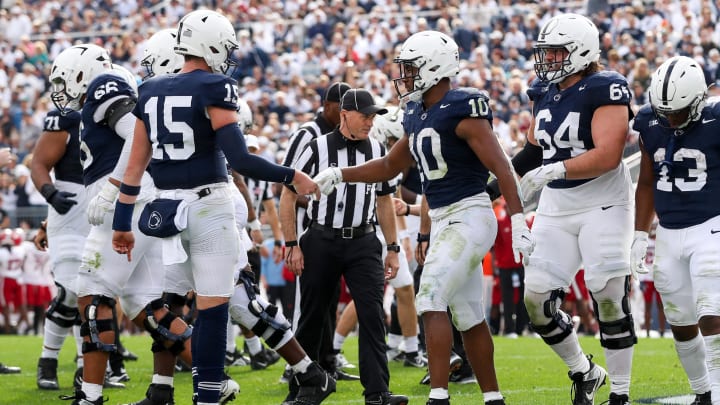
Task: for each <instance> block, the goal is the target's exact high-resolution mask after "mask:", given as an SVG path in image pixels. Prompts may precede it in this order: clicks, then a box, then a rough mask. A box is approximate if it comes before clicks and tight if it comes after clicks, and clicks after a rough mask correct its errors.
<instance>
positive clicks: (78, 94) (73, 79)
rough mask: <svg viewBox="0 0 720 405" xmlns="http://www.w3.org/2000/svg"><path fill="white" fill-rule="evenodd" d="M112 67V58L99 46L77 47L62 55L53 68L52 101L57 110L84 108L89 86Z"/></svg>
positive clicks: (51, 79)
mask: <svg viewBox="0 0 720 405" xmlns="http://www.w3.org/2000/svg"><path fill="white" fill-rule="evenodd" d="M110 68H111V63H110V55H109V54H108V52H107V51H106V50H105V49H104V48H101V47H99V46H97V45H93V44H82V45H75V46H72V47H70V48H67V49H65V50H64V51H62V52H60V54H59V55H58V56H57V58H55V61H54V62H53V65H52V68H51V69H50V76H49V78H48V80H50V85H51V86H52V92H51V93H50V98H51V99H52V102H53V104H55V107H57V109H58V110H60V111H61V112H62V111H65V110H66V109H71V110H75V111H78V110H80V108H82V101H83V100H82V98H83V96H84V95H85V93H86V92H87V87H88V84H89V83H90V82H91V81H92V80H93V79H94V78H95V77H97V76H98V75H99V74H101V73H103V72H105V71H106V70H108V69H110Z"/></svg>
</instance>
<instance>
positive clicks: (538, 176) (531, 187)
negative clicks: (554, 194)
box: [520, 162, 566, 201]
mask: <svg viewBox="0 0 720 405" xmlns="http://www.w3.org/2000/svg"><path fill="white" fill-rule="evenodd" d="M565 172H566V170H565V164H564V163H563V162H555V163H551V164H549V165H545V166H540V167H537V168H535V169H533V170H530V171H529V172H527V173H525V175H524V176H523V177H522V179H520V190H521V191H522V197H523V200H525V201H528V199H530V198H531V197H532V196H533V195H534V194H535V193H536V192H538V191H540V190H541V189H542V188H543V187H545V185H546V184H548V183H550V182H551V181H553V180H557V179H564V178H565Z"/></svg>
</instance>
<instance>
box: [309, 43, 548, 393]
mask: <svg viewBox="0 0 720 405" xmlns="http://www.w3.org/2000/svg"><path fill="white" fill-rule="evenodd" d="M395 63H397V64H398V65H399V69H400V73H401V75H400V77H399V78H396V79H394V80H395V87H396V89H397V91H398V94H399V95H400V98H401V100H402V101H403V102H406V103H407V104H406V108H405V117H404V119H403V128H404V130H405V134H406V136H403V138H402V139H400V140H399V141H398V142H397V143H396V144H395V146H394V147H393V148H392V149H391V150H390V152H388V154H387V155H385V157H383V158H381V159H375V160H373V161H371V162H368V163H366V164H363V165H360V166H355V167H352V168H343V169H342V170H341V169H338V168H328V169H326V170H324V171H322V172H320V173H319V174H318V175H317V176H316V177H315V181H316V182H317V184H318V188H320V190H321V191H322V192H323V193H325V194H329V193H330V192H332V190H333V189H334V188H335V185H337V184H338V183H340V182H342V181H346V182H369V183H375V182H380V181H384V180H389V179H392V178H394V177H395V176H397V175H398V173H400V172H401V171H402V170H404V169H406V168H408V167H410V166H412V165H413V164H415V163H416V162H417V164H418V166H419V167H420V169H421V175H422V184H423V192H424V196H423V203H422V205H423V211H424V214H425V215H428V214H429V218H430V219H431V220H432V225H431V223H430V221H428V220H427V217H426V220H424V221H423V222H422V223H421V227H420V234H418V240H419V242H420V243H418V247H417V249H416V259H417V261H418V264H424V266H425V267H424V271H423V274H422V278H421V281H420V288H419V289H418V294H417V297H416V301H415V304H416V306H417V311H418V313H419V314H421V315H422V319H423V323H424V325H425V335H426V339H425V341H426V344H427V349H428V362H429V370H430V386H431V390H430V399H429V400H428V402H427V403H428V404H430V405H437V404H449V403H450V400H449V395H448V389H447V387H448V375H449V371H450V348H451V347H452V331H451V328H450V320H449V317H448V314H447V308H448V307H450V309H451V311H452V313H453V322H454V323H455V325H456V326H457V328H458V330H460V331H461V332H462V335H463V339H464V341H465V347H466V349H467V354H468V358H469V360H470V363H471V364H472V366H473V369H474V370H475V371H476V375H477V376H478V383H479V385H480V389H481V390H482V392H483V398H484V400H485V403H486V404H493V405H495V404H504V403H505V401H504V399H503V396H502V394H501V393H500V388H499V387H498V382H497V377H496V374H495V364H494V353H493V352H494V348H493V341H492V337H491V335H490V329H489V328H488V325H487V322H486V320H485V315H484V310H483V304H482V303H483V297H482V294H479V293H478V292H479V291H482V290H483V288H482V286H483V272H482V266H481V260H482V257H483V256H484V253H485V252H487V251H488V250H489V249H490V248H491V247H492V244H493V242H494V241H495V234H496V232H497V221H496V220H495V214H494V213H493V210H492V207H491V203H490V198H489V197H488V195H487V193H485V186H486V183H487V179H488V177H489V172H490V171H492V172H493V173H495V175H496V176H497V178H498V179H499V183H500V188H501V190H502V191H503V194H505V197H506V199H507V201H508V206H509V211H510V212H511V214H512V218H513V221H512V227H513V249H514V251H515V253H516V255H519V254H520V253H522V254H523V256H524V257H525V258H527V257H528V256H529V255H530V253H531V252H532V248H533V245H534V242H533V237H532V236H531V235H530V231H529V230H528V227H527V224H526V223H525V217H524V214H523V206H522V202H521V200H520V197H519V193H518V188H517V184H516V181H515V177H514V173H513V171H512V167H511V165H510V163H509V161H508V160H507V158H506V157H505V154H504V152H503V151H502V148H501V147H500V144H499V143H498V141H497V138H496V137H495V135H494V134H493V132H492V126H491V124H490V123H491V122H492V111H491V110H490V106H489V100H488V99H487V97H486V96H485V95H484V94H483V93H481V92H480V91H479V90H477V89H474V88H460V89H451V84H450V80H451V78H452V77H454V76H456V75H457V74H458V72H459V70H460V67H459V56H458V46H457V44H456V43H455V41H453V39H452V38H450V37H448V36H447V35H445V34H443V33H440V32H437V31H423V32H419V33H417V34H414V35H412V36H411V37H409V38H408V39H407V40H406V41H405V42H404V43H403V45H402V47H401V49H400V54H399V55H398V56H397V57H396V58H395ZM506 193H507V194H506ZM430 240H432V243H431V244H430V245H429V248H428V242H429V241H430ZM449 252H451V253H449Z"/></svg>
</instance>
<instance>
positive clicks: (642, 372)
mask: <svg viewBox="0 0 720 405" xmlns="http://www.w3.org/2000/svg"><path fill="white" fill-rule="evenodd" d="M123 343H124V344H125V346H126V347H127V348H128V349H130V350H131V351H133V352H135V353H136V354H138V355H139V356H140V360H139V361H136V362H127V363H126V369H127V371H128V374H129V375H130V377H131V381H130V382H129V383H127V388H126V389H120V390H118V389H112V390H105V393H104V395H105V397H106V398H109V401H107V402H106V403H107V404H113V405H114V404H123V403H126V402H132V401H137V400H139V399H141V398H143V397H144V395H145V389H146V388H147V385H148V384H149V380H150V377H151V370H152V367H151V361H152V359H151V357H152V356H151V353H150V338H149V337H147V336H128V337H123ZM581 343H582V345H583V348H584V349H585V351H586V352H587V353H593V354H594V355H595V360H596V361H597V362H598V363H599V364H601V365H603V366H604V365H605V359H604V356H603V351H602V349H601V348H600V343H599V341H598V340H596V339H594V338H581ZM41 345H42V339H41V337H16V336H0V348H2V349H1V350H0V361H2V362H3V363H5V364H9V365H14V366H20V367H22V373H21V374H16V375H4V376H0V387H2V388H3V389H2V392H1V393H0V404H12V405H20V404H23V405H24V404H27V405H41V404H42V405H45V404H49V403H61V404H62V403H68V402H62V401H59V400H58V395H59V394H71V393H72V383H71V381H72V377H73V373H74V370H75V365H74V363H73V357H74V346H73V342H71V340H70V339H68V340H67V341H66V344H65V347H64V348H63V350H62V352H61V356H60V369H59V378H60V385H61V390H60V391H40V390H38V389H37V387H36V385H35V370H36V366H37V358H38V356H39V353H40V348H41ZM345 355H346V357H347V358H348V359H349V360H350V361H353V362H355V364H357V363H356V361H357V340H356V338H350V339H348V341H347V343H346V347H345ZM495 364H496V368H497V373H498V379H499V382H500V387H501V390H502V392H503V394H504V395H505V398H506V401H507V403H508V404H516V405H517V404H527V405H543V404H548V405H554V404H569V403H570V380H569V379H568V378H567V374H566V369H565V367H564V365H563V364H562V362H561V361H560V360H559V359H558V358H557V357H556V356H555V355H554V354H553V353H552V351H551V350H550V349H549V348H547V347H546V346H545V344H544V343H543V342H542V340H540V339H533V338H520V339H506V338H496V340H495ZM282 369H283V364H282V362H280V363H278V364H275V365H273V366H272V367H270V368H268V369H267V370H263V371H251V370H250V367H249V366H248V367H234V368H232V369H230V370H229V373H230V375H232V376H233V378H235V379H236V380H237V381H238V382H239V383H240V395H239V396H238V398H237V399H236V400H235V401H234V402H232V403H231V404H238V405H255V404H258V405H266V404H267V405H270V404H280V403H281V402H282V400H283V398H284V397H285V394H286V386H285V385H283V384H280V383H278V378H279V377H280V375H281V374H282ZM424 373H425V371H424V370H420V369H415V368H406V367H403V365H402V364H401V363H395V362H393V363H391V364H390V376H391V381H390V385H391V387H390V388H391V390H393V391H395V392H398V393H402V394H405V395H408V396H409V397H410V403H411V404H418V405H421V404H425V401H426V399H427V394H428V392H429V388H428V386H425V385H420V384H418V382H419V381H420V379H421V378H422V376H423V375H424ZM608 385H609V384H608ZM608 385H606V386H604V387H603V388H602V389H601V390H600V393H599V396H598V399H599V400H598V401H596V403H597V404H599V403H601V402H603V401H604V400H606V399H607V397H608V392H609V390H608ZM191 387H192V383H191V378H190V373H180V374H178V375H177V376H176V378H175V401H176V404H178V405H189V404H190V403H191V401H190V396H191V390H192V389H191ZM361 393H362V387H361V386H360V384H359V382H344V381H343V382H339V383H338V390H337V392H336V393H335V394H333V395H331V396H330V397H329V398H328V399H327V400H326V401H325V402H324V404H328V405H330V404H343V405H350V404H363V403H364V402H363V397H362V395H361ZM631 394H632V395H631V397H632V399H633V402H634V403H648V404H651V403H659V402H655V401H653V400H652V399H653V398H659V397H669V396H676V395H682V394H690V389H689V385H688V383H687V380H686V378H685V374H684V372H683V369H682V367H681V366H680V363H679V361H678V360H677V357H676V355H675V350H674V345H673V342H672V340H671V339H640V342H639V344H638V345H637V346H636V347H635V357H634V365H633V376H632V392H631ZM450 395H451V399H452V402H453V404H455V405H466V404H482V395H481V394H480V391H479V388H478V387H477V385H472V384H471V385H453V384H451V385H450ZM662 403H669V402H662ZM680 403H682V402H680ZM685 403H687V402H685Z"/></svg>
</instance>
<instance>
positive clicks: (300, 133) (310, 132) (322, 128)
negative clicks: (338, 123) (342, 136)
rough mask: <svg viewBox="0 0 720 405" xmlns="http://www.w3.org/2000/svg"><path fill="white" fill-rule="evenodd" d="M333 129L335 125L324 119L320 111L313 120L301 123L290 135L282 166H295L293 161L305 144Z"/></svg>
mask: <svg viewBox="0 0 720 405" xmlns="http://www.w3.org/2000/svg"><path fill="white" fill-rule="evenodd" d="M333 129H335V126H334V125H332V124H331V123H329V122H328V121H327V120H326V119H325V117H324V116H323V113H322V112H319V113H318V114H317V116H316V117H315V119H314V120H312V121H308V122H306V123H304V124H302V125H301V126H300V128H298V129H297V131H295V132H294V133H293V134H292V135H291V136H290V140H289V141H288V149H287V154H286V155H285V162H283V166H287V167H295V161H297V158H298V156H300V153H302V151H303V150H304V149H305V147H306V146H307V144H309V143H310V141H312V140H313V139H315V138H317V137H318V136H320V135H322V134H327V133H328V132H330V131H332V130H333Z"/></svg>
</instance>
